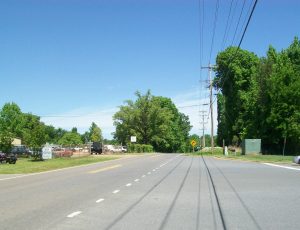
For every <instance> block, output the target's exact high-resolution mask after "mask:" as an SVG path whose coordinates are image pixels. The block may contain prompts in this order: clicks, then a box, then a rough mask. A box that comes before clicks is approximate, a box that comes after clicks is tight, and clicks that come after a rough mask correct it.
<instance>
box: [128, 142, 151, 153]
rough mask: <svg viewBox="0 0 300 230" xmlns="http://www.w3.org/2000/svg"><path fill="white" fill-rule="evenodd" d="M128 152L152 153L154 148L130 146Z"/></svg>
mask: <svg viewBox="0 0 300 230" xmlns="http://www.w3.org/2000/svg"><path fill="white" fill-rule="evenodd" d="M127 152H128V153H152V152H153V146H152V145H144V144H128V145H127Z"/></svg>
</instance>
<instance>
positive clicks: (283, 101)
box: [215, 38, 300, 154]
mask: <svg viewBox="0 0 300 230" xmlns="http://www.w3.org/2000/svg"><path fill="white" fill-rule="evenodd" d="M235 52H236V48H235V47H229V48H227V49H226V50H225V51H223V52H221V53H219V54H218V56H217V68H216V71H217V73H216V79H215V88H216V89H220V92H221V93H220V94H219V95H218V123H219V125H218V143H219V144H221V141H222V140H223V139H225V141H226V144H227V145H228V144H239V143H241V139H243V138H261V139H262V147H263V151H264V152H273V153H274V152H276V153H281V152H282V145H283V141H284V139H286V140H287V141H286V143H287V146H286V148H287V152H289V153H290V154H297V153H300V139H299V137H300V42H299V40H298V38H295V39H294V41H293V43H292V44H291V45H290V46H289V47H288V48H287V49H285V50H282V51H281V52H277V51H276V50H275V49H274V48H273V47H271V46H270V48H269V50H268V51H267V55H266V57H262V58H260V59H259V58H258V57H257V56H256V55H255V54H253V53H250V52H248V51H245V50H239V51H238V52H237V56H236V58H234V59H233V58H232V57H233V55H234V53H235Z"/></svg>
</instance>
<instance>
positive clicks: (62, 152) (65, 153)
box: [52, 148, 73, 157]
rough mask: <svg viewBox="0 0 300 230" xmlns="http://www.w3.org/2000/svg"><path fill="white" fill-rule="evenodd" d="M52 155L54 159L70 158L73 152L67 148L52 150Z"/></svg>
mask: <svg viewBox="0 0 300 230" xmlns="http://www.w3.org/2000/svg"><path fill="white" fill-rule="evenodd" d="M52 153H53V155H54V157H70V156H72V155H73V151H72V150H71V149H67V148H53V149H52Z"/></svg>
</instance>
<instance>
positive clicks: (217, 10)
mask: <svg viewBox="0 0 300 230" xmlns="http://www.w3.org/2000/svg"><path fill="white" fill-rule="evenodd" d="M218 12H219V0H217V2H216V10H215V19H214V25H213V35H212V41H211V46H210V53H209V64H210V61H211V55H212V50H213V46H214V40H215V33H216V27H217V20H218Z"/></svg>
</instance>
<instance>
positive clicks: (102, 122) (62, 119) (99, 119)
mask: <svg viewBox="0 0 300 230" xmlns="http://www.w3.org/2000/svg"><path fill="white" fill-rule="evenodd" d="M117 110H118V108H117V107H113V108H106V109H91V108H78V109H76V110H72V111H69V112H66V113H63V114H55V115H53V116H51V115H49V116H45V117H42V119H41V120H42V121H43V122H45V124H47V125H53V126H54V127H61V128H64V129H71V128H72V127H77V129H78V131H79V132H80V133H84V132H85V131H87V130H88V129H89V127H90V126H91V123H92V122H95V123H96V124H97V125H98V126H100V127H101V129H102V133H103V136H104V138H111V133H112V132H114V130H115V128H114V126H113V120H112V117H113V115H114V114H115V113H116V112H117Z"/></svg>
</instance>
